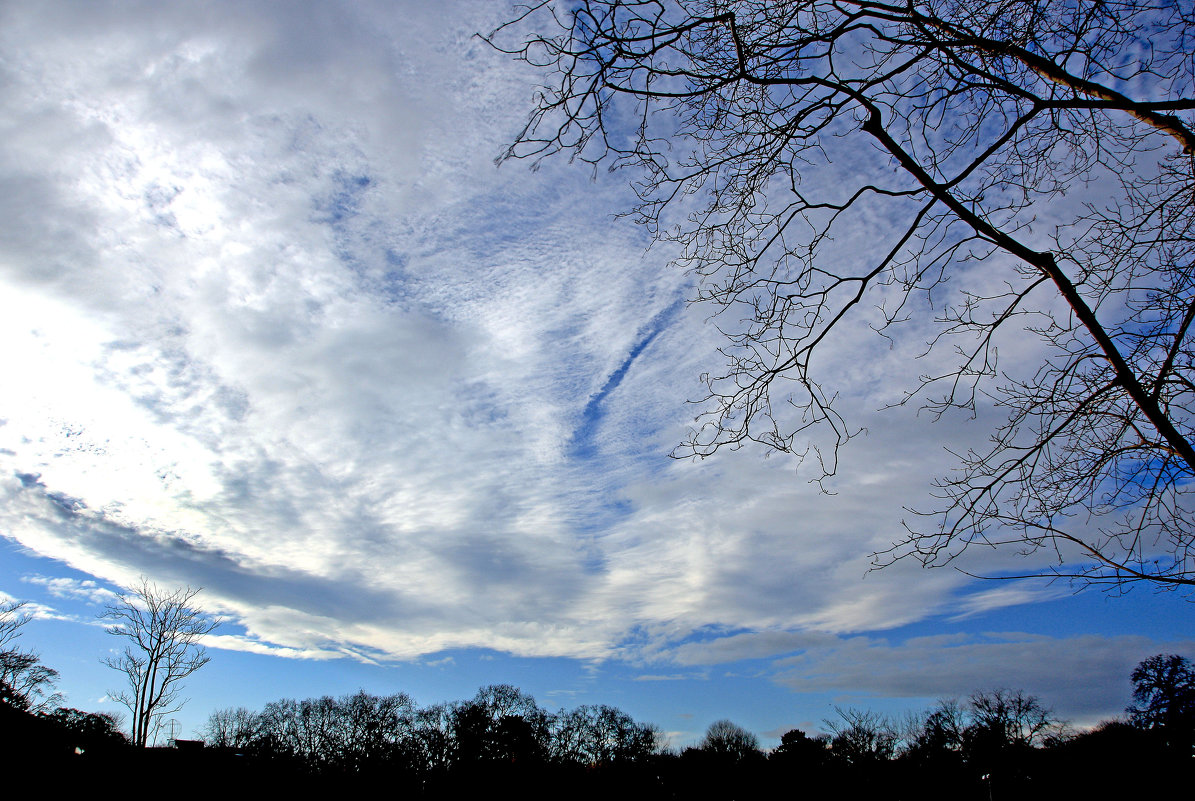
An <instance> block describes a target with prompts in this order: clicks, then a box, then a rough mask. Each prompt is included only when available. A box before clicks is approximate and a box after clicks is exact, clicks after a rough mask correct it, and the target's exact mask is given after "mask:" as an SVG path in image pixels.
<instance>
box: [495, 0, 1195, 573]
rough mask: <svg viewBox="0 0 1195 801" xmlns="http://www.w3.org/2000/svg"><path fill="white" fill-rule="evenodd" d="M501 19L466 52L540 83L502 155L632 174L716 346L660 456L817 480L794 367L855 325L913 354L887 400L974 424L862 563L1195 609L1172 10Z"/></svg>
mask: <svg viewBox="0 0 1195 801" xmlns="http://www.w3.org/2000/svg"><path fill="white" fill-rule="evenodd" d="M523 11H524V12H525V13H523V14H522V15H521V16H520V17H519V19H518V20H513V21H512V22H511V23H510V24H508V25H507V26H505V27H504V28H502V29H499V30H498V31H495V32H494V34H493V35H491V36H490V37H489V40H490V41H491V43H493V44H494V45H495V46H496V47H499V48H501V49H503V50H505V51H507V52H510V53H512V54H514V55H515V56H516V57H518V58H521V59H523V60H525V61H527V62H528V63H530V64H532V65H534V66H536V67H538V68H540V69H541V70H542V71H543V72H544V73H545V74H546V75H547V76H548V77H547V79H546V84H545V86H544V87H543V89H542V92H541V93H540V94H539V95H538V103H537V105H536V107H535V108H534V110H533V112H532V114H531V117H530V120H529V122H528V124H527V126H526V128H525V129H524V130H523V131H522V133H521V134H520V135H519V136H518V137H517V139H516V141H515V142H514V143H513V144H512V145H511V147H510V149H509V151H508V152H507V153H506V154H505V157H506V158H530V159H533V160H539V159H543V158H547V157H550V156H552V155H554V154H558V153H566V154H568V156H569V157H571V158H576V159H579V160H582V161H585V162H589V163H591V164H593V165H595V166H596V165H599V164H603V165H606V166H608V167H610V168H611V169H615V168H630V169H633V170H635V171H636V173H637V176H636V179H635V183H634V186H635V188H636V190H637V192H638V197H639V203H638V205H637V207H636V208H635V209H634V211H633V216H634V217H635V218H636V219H638V221H639V222H641V223H642V224H644V225H645V226H647V227H648V229H649V230H650V231H651V232H652V233H653V234H655V235H656V236H658V237H660V238H664V239H668V240H671V241H673V242H675V243H676V245H677V246H678V248H679V254H680V255H679V263H680V265H681V266H683V267H685V268H688V269H690V270H692V271H693V272H694V273H695V274H696V275H697V276H698V277H699V278H700V283H699V289H698V300H699V301H702V302H705V303H708V304H712V306H713V308H714V310H715V312H716V317H717V320H718V322H719V326H720V327H721V328H722V330H723V331H724V332H725V335H726V338H725V346H724V348H723V353H724V355H725V357H726V367H725V369H724V370H722V371H719V372H716V373H711V374H709V375H707V376H705V377H704V378H705V385H706V387H707V388H708V394H707V395H706V397H705V398H704V399H703V400H704V404H703V406H702V407H701V408H702V410H703V413H702V415H701V416H700V417H698V419H697V425H696V426H695V427H694V429H693V431H692V434H691V437H690V438H689V440H688V441H687V442H686V443H685V444H684V445H683V446H682V448H681V449H680V453H682V454H686V455H695V456H699V457H700V456H706V455H709V454H712V453H714V452H715V451H717V450H718V449H720V448H725V447H728V446H729V447H738V446H740V445H742V444H745V443H748V442H756V443H762V444H763V445H764V446H766V447H768V448H773V449H777V450H779V451H783V452H787V453H792V454H795V455H798V456H804V457H813V458H816V459H817V460H818V461H817V462H816V464H817V465H818V466H819V467H820V469H821V470H822V474H823V477H824V476H827V475H830V474H832V473H833V472H834V471H835V470H836V469H837V466H838V448H839V446H840V445H842V444H843V443H844V442H845V441H846V440H848V439H849V438H850V437H851V436H852V435H853V434H854V433H856V431H855V430H854V429H852V428H851V427H850V424H849V423H848V422H847V421H846V420H845V419H843V417H842V415H841V413H840V412H839V410H838V407H837V405H836V403H835V397H836V396H835V390H834V388H833V387H829V386H826V387H823V384H822V383H821V376H822V375H823V374H824V373H825V372H826V366H825V362H824V360H823V361H822V362H819V361H818V356H819V354H822V353H823V352H825V351H827V350H828V349H830V347H831V345H832V344H834V343H835V342H836V336H840V335H841V334H842V332H843V331H844V330H845V329H846V328H848V327H850V326H852V325H857V324H858V323H859V321H860V320H862V321H863V322H864V324H865V325H870V326H871V327H873V328H875V329H876V330H877V331H878V332H879V334H880V335H882V336H887V337H890V338H894V337H896V336H897V335H898V334H900V333H901V332H910V333H909V334H906V335H913V336H920V337H922V339H923V340H924V341H925V342H926V344H927V347H926V348H925V351H924V363H925V364H926V365H927V368H926V374H925V375H923V376H922V377H921V378H920V380H919V381H916V382H915V383H914V384H913V385H910V386H909V387H908V388H907V389H908V393H907V395H906V396H905V400H906V402H907V401H914V402H917V403H922V404H924V405H925V406H926V407H927V408H928V409H930V410H932V411H933V412H935V413H943V412H947V411H949V410H952V409H961V410H964V411H969V412H971V413H985V412H986V411H987V410H989V409H990V408H992V407H994V408H996V409H997V410H1000V412H1001V414H1002V417H1001V418H998V419H1000V420H1002V422H1000V423H998V424H997V426H996V427H995V429H994V430H993V431H992V434H991V438H990V442H989V444H988V445H987V446H986V447H984V448H978V449H975V450H970V451H968V452H964V453H961V454H959V469H958V471H957V473H955V474H952V475H951V476H949V477H946V478H943V479H941V480H939V481H938V482H937V483H936V485H935V486H936V493H935V495H936V497H938V498H939V499H940V505H939V506H938V507H937V508H936V509H933V510H928V511H923V512H920V513H919V515H920V516H918V517H915V518H914V520H915V521H918V522H914V523H913V524H911V525H910V526H909V529H908V531H907V532H906V534H905V535H904V536H903V537H902V538H900V539H899V540H898V541H897V542H895V544H894V546H893V548H892V550H891V551H889V552H886V553H882V554H878V555H877V556H876V560H877V564H880V565H883V564H886V563H888V562H890V561H893V560H896V559H902V558H914V559H917V560H920V561H921V562H922V563H924V564H926V565H939V564H944V563H947V562H949V561H951V560H952V559H954V558H955V557H957V556H958V555H959V554H960V553H961V552H963V551H964V550H966V549H967V548H969V547H974V546H977V545H997V546H1006V547H1010V548H1013V549H1017V550H1020V551H1022V552H1025V553H1033V552H1044V553H1047V554H1051V557H1050V558H1051V560H1053V564H1054V567H1053V568H1052V569H1049V570H1047V571H1046V573H1047V574H1048V575H1058V576H1067V577H1070V578H1073V579H1076V580H1078V581H1080V582H1089V583H1095V584H1112V585H1113V586H1117V587H1122V588H1123V587H1125V586H1128V585H1130V584H1132V583H1134V582H1146V583H1149V584H1152V585H1154V586H1157V587H1163V588H1171V589H1175V588H1183V589H1189V588H1190V587H1191V586H1192V585H1195V563H1193V554H1192V550H1191V549H1192V537H1193V534H1195V532H1193V529H1192V525H1193V520H1195V509H1193V508H1192V507H1193V504H1192V493H1191V490H1192V478H1193V476H1195V447H1193V445H1192V442H1193V437H1192V426H1193V423H1195V419H1193V415H1192V411H1193V409H1192V403H1193V400H1195V364H1193V359H1195V341H1193V338H1192V322H1193V319H1195V266H1193V264H1192V256H1193V252H1195V248H1193V244H1195V240H1193V238H1192V234H1193V231H1192V202H1193V200H1195V180H1193V174H1195V173H1193V163H1195V162H1193V159H1195V116H1193V114H1192V111H1193V110H1195V56H1193V55H1192V54H1193V53H1195V6H1192V5H1191V4H1190V3H1189V2H1185V0H1141V1H1140V2H1138V1H1137V0H1105V1H1101V2H1095V1H1090V2H1089V1H1087V0H1069V1H1068V0H1036V2H1034V1H1033V0H1017V1H1016V2H1011V1H1004V0H998V1H997V2H992V0H921V1H919V2H913V1H910V2H869V1H867V0H755V1H748V0H743V1H742V2H734V1H726V0H693V1H691V2H676V1H675V0H671V1H670V0H650V1H649V0H642V1H641V2H633V1H627V2H620V1H616V0H601V1H599V0H590V1H589V2H579V3H570V4H557V3H549V2H545V3H539V4H534V5H532V6H529V7H526V8H525V9H523ZM526 26H530V28H528V27H526ZM545 28H546V29H545ZM525 30H532V31H537V33H532V34H531V35H527V36H520V35H518V34H517V33H515V32H516V31H525ZM827 176H830V177H832V178H833V180H826V177H827ZM860 232H865V236H866V243H865V247H864V246H860V236H861V235H860ZM852 243H853V244H852ZM902 326H903V327H902ZM1026 337H1028V338H1029V341H1028V345H1026V344H1025V343H1026ZM999 346H1005V348H1006V353H1007V349H1008V348H1010V347H1016V348H1018V349H1019V352H1025V351H1026V350H1028V351H1029V352H1031V353H1033V354H1035V355H1034V362H1033V363H1032V364H1030V365H1025V364H1013V363H1011V362H1010V360H1009V359H1008V358H1007V357H1005V359H1004V360H1003V361H1000V360H998V358H997V357H998V349H999ZM826 432H829V437H828V440H826V439H824V438H825V434H826ZM812 436H817V437H822V438H823V439H822V440H820V441H821V442H823V443H824V444H821V445H820V446H819V445H818V442H819V440H811V437H812ZM811 442H813V445H812V446H811V444H810V443H811Z"/></svg>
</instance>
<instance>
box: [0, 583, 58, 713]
mask: <svg viewBox="0 0 1195 801" xmlns="http://www.w3.org/2000/svg"><path fill="white" fill-rule="evenodd" d="M25 605H26V604H25V602H24V601H6V602H4V603H0V703H4V704H8V705H9V706H15V707H17V708H18V709H23V710H25V711H27V712H49V711H50V710H52V709H54V708H55V707H56V706H58V704H60V703H61V702H62V695H61V694H60V693H56V692H52V690H53V688H54V683H55V682H56V681H57V680H58V671H57V670H54V669H53V668H51V667H48V666H46V665H43V664H42V662H41V657H39V656H38V655H37V653H36V652H34V651H25V650H22V649H20V648H17V647H15V646H14V645H13V642H14V641H15V640H16V639H17V638H18V637H19V636H20V635H21V627H22V626H24V625H25V624H26V623H28V622H29V620H30V618H29V615H27V614H25V613H23V611H22V610H23V609H24V608H25Z"/></svg>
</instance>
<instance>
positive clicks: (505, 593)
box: [0, 2, 1049, 687]
mask: <svg viewBox="0 0 1195 801" xmlns="http://www.w3.org/2000/svg"><path fill="white" fill-rule="evenodd" d="M65 10H66V7H65V6H62V7H60V6H57V5H56V4H54V3H39V4H25V5H13V6H10V7H8V8H6V9H5V11H4V12H3V15H4V16H3V20H4V24H3V25H0V49H2V50H3V52H4V53H5V54H6V58H5V61H4V64H3V65H2V66H0V69H2V70H3V81H2V82H0V87H2V88H0V92H2V93H3V94H2V98H3V101H4V102H3V103H0V137H2V141H3V142H4V147H3V148H0V180H2V181H3V182H4V184H5V186H6V192H4V193H0V211H3V212H4V213H2V214H0V255H2V259H0V337H3V340H4V342H5V347H4V348H3V349H2V350H0V370H2V371H3V373H4V375H5V376H7V377H9V379H11V380H7V381H6V382H4V384H3V385H2V386H0V420H3V421H4V422H3V424H2V425H0V531H3V532H4V535H5V536H6V537H9V538H11V539H13V540H15V541H16V542H19V543H20V544H22V545H24V546H25V547H27V548H29V549H31V550H32V551H34V552H36V553H38V554H41V555H44V556H47V557H50V558H53V559H57V560H61V561H62V562H64V563H66V564H68V565H70V566H72V567H74V568H77V569H79V570H82V571H84V572H86V573H89V574H91V575H94V576H97V577H101V578H103V579H105V580H107V581H110V582H113V583H114V584H117V585H127V584H129V583H130V582H132V581H133V580H134V579H135V578H136V577H137V576H138V575H141V574H145V575H149V576H152V577H153V578H155V580H159V581H162V582H173V583H178V584H188V585H192V586H202V587H204V588H205V601H206V602H207V603H208V604H210V606H211V608H212V609H213V611H215V612H218V613H219V614H221V615H224V616H227V617H228V618H229V619H230V620H234V621H236V622H237V623H238V624H240V625H241V626H243V627H244V630H245V634H244V635H222V636H224V637H225V639H220V640H213V641H212V642H213V644H214V645H216V647H227V648H234V649H239V650H245V651H251V652H254V653H272V654H275V655H282V656H287V657H293V658H299V659H326V658H332V657H334V656H336V655H349V656H352V657H353V658H357V659H360V660H365V661H368V660H384V659H415V658H418V657H422V656H426V655H430V654H436V653H438V652H440V651H444V650H446V649H450V648H470V647H481V648H490V649H496V650H501V651H506V652H509V653H513V654H519V655H527V656H570V657H575V658H580V659H586V660H596V659H606V658H612V657H622V658H627V659H630V660H637V661H641V662H646V661H652V660H665V661H668V660H670V661H673V662H676V663H678V664H681V665H704V664H713V663H714V662H716V661H719V660H721V661H733V660H735V659H741V658H764V657H766V656H768V655H774V654H776V653H784V652H788V651H792V650H795V649H799V648H828V649H830V650H829V651H826V653H827V654H834V653H841V652H842V651H840V650H835V649H841V648H844V647H845V646H841V645H838V644H836V643H838V641H837V640H834V639H833V637H834V636H837V635H843V634H849V633H851V632H860V631H873V630H877V629H885V628H892V627H896V626H901V625H905V624H908V623H910V622H914V621H917V620H921V619H924V618H926V617H927V616H929V615H933V614H948V613H955V614H959V615H968V614H976V613H980V612H983V611H990V610H992V609H996V608H1001V607H1004V606H1008V605H1010V604H1016V603H1025V602H1032V601H1035V600H1041V599H1042V598H1045V597H1049V596H1048V595H1043V594H1042V593H1040V592H1039V591H1029V590H1025V589H1024V588H1023V587H1018V588H1015V589H1001V590H994V591H990V592H987V593H986V594H984V593H981V594H978V595H967V594H966V593H965V592H964V590H966V589H967V588H969V587H970V586H971V579H969V578H968V577H967V576H965V575H964V574H962V573H959V572H956V571H936V572H924V571H920V570H918V569H915V568H914V567H912V566H909V565H904V564H900V565H895V566H893V567H891V568H888V569H886V570H884V571H880V572H876V573H870V574H869V573H868V570H869V567H870V562H869V559H868V555H869V554H870V553H871V552H872V551H874V550H878V549H883V548H884V547H886V546H887V545H888V544H889V543H891V542H892V540H893V539H894V538H896V537H899V536H900V534H901V532H902V529H901V527H900V521H901V517H902V516H903V515H904V514H905V513H904V512H903V511H902V508H901V507H902V506H905V505H911V506H916V505H917V502H918V499H924V498H926V497H927V496H926V492H927V488H928V485H929V480H930V478H931V477H932V476H934V475H937V474H940V473H941V472H943V471H944V470H945V469H947V467H948V465H949V463H950V459H949V456H948V455H947V454H945V453H944V452H943V451H942V449H941V448H939V447H938V446H937V445H936V444H931V445H927V444H926V443H927V442H933V443H936V442H941V441H949V442H951V443H953V444H955V445H956V446H958V447H964V448H965V447H966V446H967V445H968V444H969V443H973V442H976V441H978V440H979V439H980V438H981V437H982V427H981V426H980V427H976V428H975V429H972V428H969V427H968V426H967V425H966V424H965V423H963V422H960V421H953V420H947V421H943V422H942V423H940V424H939V425H937V426H933V427H931V426H930V424H929V422H928V421H926V420H922V419H918V418H917V417H916V416H915V415H914V414H913V412H912V411H911V410H908V409H897V410H893V411H891V412H890V413H888V414H887V415H886V416H884V417H880V418H877V417H875V416H874V411H875V409H876V408H877V407H879V406H881V405H883V404H884V403H887V402H891V401H893V400H895V399H899V394H900V393H899V388H900V387H901V386H904V383H903V382H904V381H905V380H906V379H908V378H909V377H910V376H911V377H912V378H913V379H914V380H915V378H916V376H917V375H918V374H919V371H923V370H925V369H926V365H925V364H924V363H922V364H914V363H913V356H914V355H915V353H916V351H917V350H918V347H919V346H920V343H919V342H915V343H914V344H913V345H907V346H906V345H900V346H896V347H892V348H890V347H889V345H888V343H885V342H877V341H876V339H875V338H874V337H873V336H872V332H871V331H870V329H868V328H867V326H866V325H860V326H859V327H858V329H857V330H855V329H849V328H847V329H843V331H842V337H841V339H840V340H839V341H835V342H833V343H828V350H827V351H826V354H827V359H828V364H829V368H828V372H829V377H830V378H831V379H836V380H841V381H842V382H843V386H844V387H845V390H844V392H843V395H842V397H841V403H842V404H843V410H844V412H845V413H846V414H847V415H848V416H849V417H851V419H852V420H858V421H862V422H863V423H866V424H867V425H868V427H869V428H870V431H869V433H868V435H867V436H866V437H860V438H859V439H858V440H857V441H856V442H854V443H853V444H852V446H851V449H850V450H849V451H847V452H846V454H845V458H847V459H849V460H850V463H851V469H850V470H849V471H847V470H844V471H843V472H842V474H841V475H840V476H839V477H837V478H836V479H835V480H834V481H833V482H831V484H830V485H829V486H830V488H831V489H833V490H834V491H836V492H837V494H836V495H825V494H821V493H820V492H819V491H818V488H817V487H816V486H811V485H809V484H807V483H806V480H807V479H808V478H809V477H811V475H812V474H811V473H810V472H809V471H808V469H807V468H808V466H806V467H799V466H797V465H795V464H794V463H792V462H784V461H781V460H764V459H762V458H761V457H760V455H759V454H758V453H757V452H752V451H742V452H736V453H725V454H720V455H718V456H717V457H714V458H711V459H708V460H705V461H704V462H701V463H692V462H683V461H673V460H670V459H669V458H668V455H667V454H668V453H669V452H670V451H671V449H672V447H673V445H674V444H675V443H677V442H679V441H681V440H682V439H683V438H684V435H685V432H686V430H687V428H688V427H689V426H690V425H691V423H692V416H693V414H694V409H693V408H692V407H691V406H688V405H686V400H688V399H691V398H694V397H700V394H701V385H700V382H699V380H698V376H699V375H700V374H701V373H702V371H704V370H709V369H716V368H717V367H718V366H720V357H719V356H717V353H716V346H717V344H718V343H719V342H720V341H721V340H720V335H719V333H718V331H717V329H716V327H715V326H714V325H712V324H710V323H709V321H707V320H706V319H705V315H706V311H705V310H703V309H700V308H693V307H688V306H685V305H684V303H683V299H684V298H686V297H688V296H689V295H690V283H691V280H692V279H691V278H690V277H687V276H685V275H683V274H679V273H677V272H676V271H674V270H671V269H668V268H667V267H666V266H665V263H666V261H667V255H668V254H667V252H665V250H664V249H663V248H660V247H657V248H655V249H652V250H646V249H645V248H646V244H647V242H646V239H645V238H644V235H643V233H642V232H641V231H638V230H635V229H634V228H632V227H630V226H629V225H626V224H624V223H622V222H617V221H615V220H613V219H612V218H611V216H610V214H611V212H613V211H615V210H621V209H623V208H625V207H626V205H627V204H628V202H629V201H630V195H629V191H628V190H627V188H626V187H625V186H624V185H623V183H622V181H621V180H619V179H618V178H617V177H616V178H615V179H608V178H606V177H604V176H598V177H597V179H596V180H593V181H591V180H590V178H591V176H590V175H589V174H588V173H586V172H585V171H583V170H578V169H573V168H572V167H570V166H569V165H567V164H564V163H550V164H546V165H544V167H543V168H542V169H541V170H540V171H539V172H538V173H534V174H532V173H530V172H529V171H527V170H524V169H522V167H521V165H518V164H513V165H506V166H504V167H503V168H502V169H501V170H496V169H495V168H494V166H493V164H492V158H493V156H494V155H496V154H497V153H499V152H501V146H502V144H503V143H505V142H506V141H507V140H509V138H510V137H511V136H512V135H513V134H514V133H515V132H516V131H517V130H518V128H519V126H520V125H521V123H522V121H523V120H522V116H523V112H522V110H523V109H524V108H525V107H526V105H527V102H528V98H529V97H530V94H531V91H532V85H531V77H532V76H531V75H530V74H529V73H528V72H526V71H524V70H523V69H522V68H520V67H519V66H518V65H516V64H514V63H512V62H511V61H509V60H508V59H506V58H504V57H503V56H501V55H500V54H497V53H495V52H493V51H492V50H491V49H489V48H488V47H487V46H486V45H484V44H483V43H482V42H480V41H479V40H477V39H476V38H474V37H473V33H474V32H475V31H479V30H480V31H485V30H489V29H491V28H492V27H493V26H494V24H495V23H496V22H497V21H498V20H500V19H501V18H502V17H503V16H504V14H505V13H507V11H508V9H506V8H505V7H504V6H503V5H502V4H493V3H488V2H473V3H469V2H463V3H458V4H453V11H452V13H451V14H448V15H447V19H446V18H445V14H444V13H443V12H441V11H439V10H437V9H436V8H434V7H432V6H430V5H429V4H425V3H415V2H411V3H391V4H384V5H371V4H358V3H352V4H349V3H340V4H338V3H312V4H302V3H300V4H293V5H291V6H288V8H287V9H286V10H285V12H283V11H281V10H280V9H279V8H278V7H277V6H275V5H272V4H253V3H224V4H221V3H215V4H207V5H204V6H194V5H173V4H165V5H155V6H152V7H148V6H146V7H137V8H133V7H125V6H122V5H119V4H117V5H106V4H88V5H86V6H83V7H80V6H75V5H71V6H69V10H70V13H65ZM63 20H66V22H64V21H63ZM861 241H862V240H861ZM986 413H988V410H984V409H979V410H978V414H980V415H981V417H982V416H983V415H984V414H986ZM861 424H862V423H861ZM977 558H978V559H979V561H980V566H986V567H990V568H991V569H993V570H999V569H1000V568H1001V567H1002V566H1003V565H1004V562H1003V561H1002V560H1003V559H1004V557H1003V556H988V555H981V556H979V557H977ZM964 564H966V565H971V564H972V563H970V562H966V563H964ZM38 582H41V583H40V584H39V586H42V587H44V588H45V590H46V591H48V592H51V593H63V594H65V595H69V596H70V597H84V598H86V599H88V600H95V601H98V600H99V599H100V596H101V595H102V592H101V590H99V589H96V588H94V587H87V586H85V585H83V584H79V583H69V582H67V583H60V582H58V580H56V579H52V578H36V579H34V583H35V584H36V583H38ZM960 597H963V598H964V600H961V601H960V600H959V599H960ZM744 630H745V631H748V632H749V633H748V634H743V635H741V639H735V638H734V637H731V638H727V640H726V641H715V642H714V643H707V644H704V645H700V646H696V645H692V644H691V642H690V639H691V638H692V637H693V636H694V635H704V634H705V633H707V632H710V631H719V632H728V631H735V632H739V631H744ZM735 636H736V637H737V636H740V635H735ZM827 638H829V639H827ZM819 643H820V644H819ZM983 645H984V643H974V644H973V646H974V648H975V649H978V650H979V651H982V652H983V653H995V651H994V650H988V651H983V649H982V648H981V646H983ZM992 647H993V648H994V647H995V646H992ZM880 650H882V649H880V647H879V646H873V647H872V646H869V648H862V649H861V650H857V651H852V652H851V653H852V654H855V653H857V655H858V656H859V657H860V658H861V659H864V660H867V659H871V658H872V657H873V656H874V655H875V654H877V653H880ZM952 653H955V655H961V654H962V653H964V652H962V651H959V652H952ZM923 655H924V654H923ZM825 658H826V660H829V659H830V658H831V657H830V656H826V657H825ZM910 658H911V657H910ZM711 660H713V661H711ZM659 675H662V676H668V675H671V672H670V671H667V670H664V671H661V672H660V673H659ZM785 676H788V678H785V679H784V681H786V682H790V684H791V686H794V687H803V686H813V685H812V684H809V683H808V681H807V680H805V679H799V678H797V677H796V676H797V674H795V673H792V674H785ZM860 681H862V678H860ZM802 682H806V683H805V684H802ZM818 686H821V685H818ZM952 686H953V685H952Z"/></svg>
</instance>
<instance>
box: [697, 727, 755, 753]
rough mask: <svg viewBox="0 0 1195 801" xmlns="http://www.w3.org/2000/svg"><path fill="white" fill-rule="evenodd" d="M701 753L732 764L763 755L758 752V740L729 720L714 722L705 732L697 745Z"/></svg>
mask: <svg viewBox="0 0 1195 801" xmlns="http://www.w3.org/2000/svg"><path fill="white" fill-rule="evenodd" d="M698 748H700V749H701V750H702V751H705V752H706V753H707V754H710V755H711V756H714V757H720V758H723V759H727V760H730V761H732V762H742V761H744V760H747V759H753V758H756V757H760V756H762V755H763V752H762V751H760V750H759V738H758V737H756V736H755V735H754V734H752V733H751V732H749V731H747V730H746V729H744V728H743V727H742V726H739V725H738V724H736V723H733V722H731V721H729V720H715V721H714V722H713V723H711V724H710V726H709V728H708V729H706V730H705V737H703V738H702V739H701V744H700V745H698Z"/></svg>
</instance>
